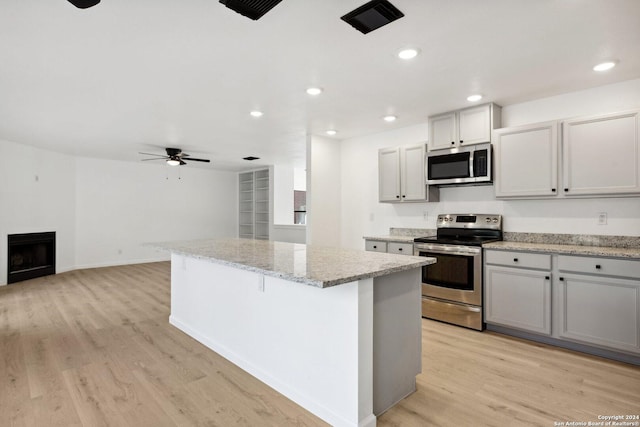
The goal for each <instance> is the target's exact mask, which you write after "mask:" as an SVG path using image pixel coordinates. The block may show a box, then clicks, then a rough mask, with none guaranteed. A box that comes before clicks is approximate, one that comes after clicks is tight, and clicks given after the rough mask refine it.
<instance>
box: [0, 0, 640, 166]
mask: <svg viewBox="0 0 640 427" xmlns="http://www.w3.org/2000/svg"><path fill="white" fill-rule="evenodd" d="M365 2H366V0H283V1H282V2H281V3H280V4H279V5H277V6H276V7H275V8H274V9H272V10H271V11H270V12H268V13H267V14H266V15H265V16H264V17H262V18H261V19H260V20H258V21H252V20H250V19H248V18H246V17H244V16H242V15H240V14H238V13H236V12H234V11H232V10H230V9H228V8H226V7H225V6H224V5H222V4H220V3H219V2H218V0H135V1H131V0H102V2H101V3H100V4H98V5H97V6H95V7H93V8H90V9H85V10H81V9H77V8H75V7H74V6H73V5H71V4H70V3H68V2H67V1H66V0H47V1H43V0H2V13H1V14H0V60H1V66H0V139H5V140H8V141H13V142H18V143H22V144H28V145H33V146H37V147H41V148H45V149H50V150H54V151H59V152H63V153H69V154H73V155H78V156H86V157H97V158H107V159H117V160H129V161H139V160H140V159H142V158H143V156H141V155H139V154H138V152H139V151H145V152H157V153H159V154H161V153H162V152H163V147H167V146H169V147H179V148H182V149H184V150H185V151H186V152H188V153H190V154H192V155H194V156H197V157H206V158H210V159H211V160H212V163H210V164H198V165H194V166H188V167H208V168H220V169H226V170H238V169H243V168H247V167H252V166H255V165H256V163H260V164H274V163H275V164H292V165H293V166H295V167H304V162H305V160H304V159H305V147H306V140H307V136H308V135H319V136H326V135H325V131H326V130H327V129H336V130H337V131H338V134H337V135H336V136H334V137H332V138H336V139H345V138H351V137H355V136H361V135H366V134H370V133H376V132H382V131H385V130H388V129H393V128H399V127H405V126H409V125H413V124H417V123H424V122H426V118H427V116H429V115H431V114H435V113H440V112H445V111H448V110H453V109H458V108H463V107H466V106H468V105H469V102H468V101H466V97H467V96H468V95H470V94H472V93H481V94H483V95H484V96H485V98H484V99H483V100H482V101H481V102H485V101H493V102H496V103H498V104H500V105H503V106H504V105H509V104H513V103H517V102H523V101H527V100H531V99H536V98H541V97H545V96H551V95H555V94H560V93H564V92H570V91H575V90H580V89H585V88H589V87H595V86H600V85H604V84H609V83H614V82H619V81H624V80H629V79H635V78H639V77H640V25H639V24H640V1H639V0H536V1H533V0H484V1H478V0H392V3H393V4H394V5H395V6H396V7H397V8H398V9H400V10H401V11H402V12H403V13H404V14H405V16H404V17H403V18H400V19H399V20H397V21H395V22H392V23H390V24H388V25H386V26H384V27H382V28H380V29H378V30H375V31H373V32H371V33H369V34H367V35H363V34H361V33H360V32H358V31H356V30H355V29H354V28H352V27H351V26H349V25H348V24H346V23H345V22H343V21H342V20H340V17H341V16H342V15H344V14H346V13H348V12H350V11H351V10H353V9H355V8H356V7H358V6H360V5H362V4H364V3H365ZM407 46H412V47H417V48H419V49H420V51H421V53H420V55H418V57H416V58H414V59H413V60H410V61H405V60H401V59H399V58H398V57H397V56H396V53H397V52H398V51H399V50H400V49H401V48H404V47H407ZM608 59H614V60H617V61H619V63H618V66H617V67H616V68H614V69H613V70H610V71H608V72H605V73H596V72H594V71H592V67H593V66H594V65H595V64H597V63H599V62H602V61H603V60H608ZM310 86H319V87H321V88H323V90H324V92H323V93H322V94H321V95H319V96H316V97H312V96H310V95H308V94H307V93H306V92H305V90H306V88H308V87H310ZM255 109H258V110H261V111H263V112H264V115H263V116H262V117H260V118H254V117H251V116H250V115H249V112H250V111H251V110H255ZM387 114H395V115H397V116H398V119H397V120H396V121H395V122H393V123H387V122H384V121H383V120H382V117H383V116H384V115H387ZM426 138H427V136H426V135H425V140H426ZM245 156H257V157H260V158H261V159H260V160H258V161H257V162H256V163H251V164H250V163H248V162H246V161H244V160H242V157H245Z"/></svg>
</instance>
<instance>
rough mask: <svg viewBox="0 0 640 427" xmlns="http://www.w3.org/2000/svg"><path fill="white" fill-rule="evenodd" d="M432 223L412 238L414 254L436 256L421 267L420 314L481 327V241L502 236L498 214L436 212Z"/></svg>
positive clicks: (468, 326)
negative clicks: (431, 229) (432, 230)
mask: <svg viewBox="0 0 640 427" xmlns="http://www.w3.org/2000/svg"><path fill="white" fill-rule="evenodd" d="M436 227H437V231H436V232H437V235H436V236H430V237H418V238H416V239H415V240H414V255H418V256H428V257H433V258H436V259H437V262H436V263H435V264H432V265H428V266H425V267H423V268H422V316H423V317H427V318H429V319H436V320H441V321H443V322H448V323H453V324H456V325H460V326H465V327H467V328H472V329H477V330H479V331H481V330H483V329H484V323H483V321H482V277H483V275H482V244H483V243H487V242H493V241H497V240H502V216H501V215H487V214H447V215H438V221H437V225H436Z"/></svg>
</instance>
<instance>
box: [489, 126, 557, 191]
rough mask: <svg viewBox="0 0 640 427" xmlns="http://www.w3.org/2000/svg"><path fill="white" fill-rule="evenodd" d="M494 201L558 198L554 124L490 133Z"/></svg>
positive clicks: (555, 131)
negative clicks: (523, 198) (491, 135)
mask: <svg viewBox="0 0 640 427" xmlns="http://www.w3.org/2000/svg"><path fill="white" fill-rule="evenodd" d="M493 143H494V159H495V163H494V167H495V169H494V171H495V176H494V183H495V184H494V185H495V186H494V188H495V194H496V197H513V198H516V197H525V198H526V197H553V196H557V194H558V123H557V122H547V123H540V124H536V125H529V126H519V127H513V128H504V129H498V130H496V131H495V132H494V138H493Z"/></svg>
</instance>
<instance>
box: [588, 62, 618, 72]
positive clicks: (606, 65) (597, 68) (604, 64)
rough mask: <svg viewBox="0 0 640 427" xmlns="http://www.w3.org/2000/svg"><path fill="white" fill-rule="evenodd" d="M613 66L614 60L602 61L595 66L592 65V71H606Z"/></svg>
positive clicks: (614, 64)
mask: <svg viewBox="0 0 640 427" xmlns="http://www.w3.org/2000/svg"><path fill="white" fill-rule="evenodd" d="M615 66H616V63H615V61H607V62H602V63H600V64H598V65H596V66H595V67H593V71H607V70H610V69H612V68H613V67H615Z"/></svg>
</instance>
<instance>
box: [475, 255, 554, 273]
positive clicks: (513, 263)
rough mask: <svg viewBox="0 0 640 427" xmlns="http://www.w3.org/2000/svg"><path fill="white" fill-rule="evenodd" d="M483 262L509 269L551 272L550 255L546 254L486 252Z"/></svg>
mask: <svg viewBox="0 0 640 427" xmlns="http://www.w3.org/2000/svg"><path fill="white" fill-rule="evenodd" d="M485 262H486V263H487V264H497V265H508V266H510V267H522V268H535V269H538V270H551V255H548V254H532V253H528V252H512V251H495V250H486V251H485Z"/></svg>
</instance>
